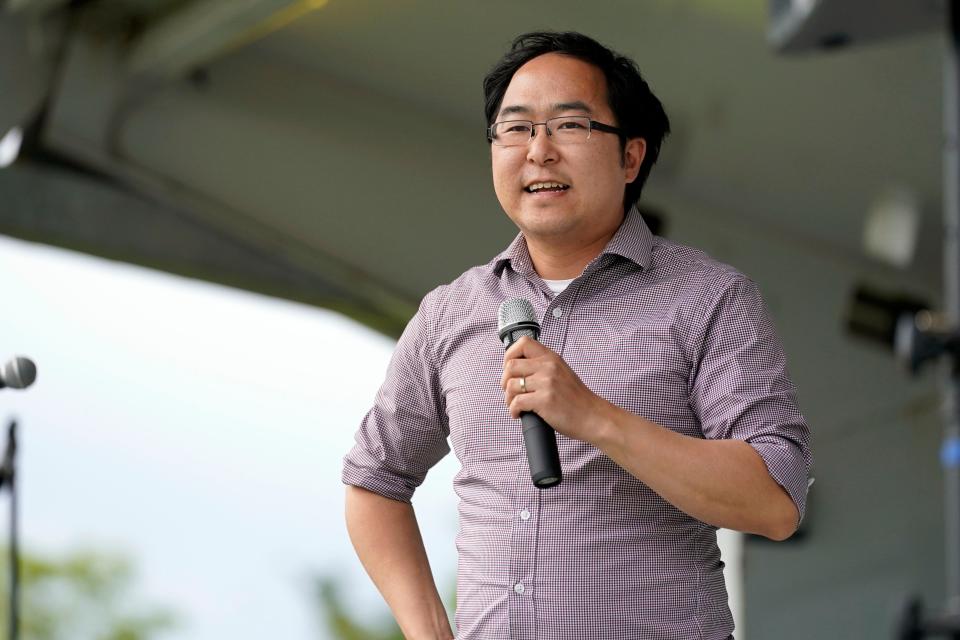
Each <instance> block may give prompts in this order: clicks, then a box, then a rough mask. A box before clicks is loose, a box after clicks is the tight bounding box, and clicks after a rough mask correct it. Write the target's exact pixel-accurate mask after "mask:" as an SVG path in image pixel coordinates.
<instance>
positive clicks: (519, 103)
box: [343, 33, 811, 640]
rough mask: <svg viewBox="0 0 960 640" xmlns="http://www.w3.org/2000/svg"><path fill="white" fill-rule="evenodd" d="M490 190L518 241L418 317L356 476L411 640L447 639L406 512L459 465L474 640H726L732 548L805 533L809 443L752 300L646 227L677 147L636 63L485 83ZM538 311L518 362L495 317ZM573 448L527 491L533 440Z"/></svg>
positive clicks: (741, 286)
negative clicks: (436, 475) (416, 496)
mask: <svg viewBox="0 0 960 640" xmlns="http://www.w3.org/2000/svg"><path fill="white" fill-rule="evenodd" d="M484 91H485V94H486V105H485V108H486V116H487V123H488V125H489V128H488V130H487V137H488V138H489V140H490V156H491V163H492V167H493V184H494V189H495V190H496V194H497V198H498V199H499V201H500V204H501V205H502V207H503V209H504V211H505V212H506V214H507V215H508V216H509V217H510V219H511V220H513V222H514V223H515V224H516V225H517V227H518V228H519V229H520V233H519V235H518V236H517V237H516V239H515V240H514V241H513V243H512V244H511V245H510V246H509V247H508V248H507V249H506V250H505V251H504V252H503V253H501V254H500V255H498V256H496V257H495V258H494V259H493V260H491V261H490V262H489V263H487V264H485V265H482V266H478V267H474V268H472V269H470V270H468V271H467V272H466V273H464V274H463V275H462V276H460V277H459V278H457V279H456V280H455V281H453V282H452V283H450V284H448V285H444V286H441V287H438V288H437V289H435V290H433V291H432V292H430V293H429V294H428V295H427V296H426V297H425V298H424V299H423V301H422V303H421V305H420V309H419V310H418V312H417V314H416V315H415V316H414V318H413V319H412V320H411V321H410V324H409V325H408V326H407V328H406V330H405V332H404V334H403V336H402V337H401V338H400V341H399V343H398V345H397V348H396V352H395V353H394V356H393V359H392V361H391V363H390V367H389V370H388V371H387V377H386V380H385V382H384V383H383V386H382V387H381V389H380V391H379V393H378V394H377V397H376V400H375V403H374V406H373V408H372V409H371V410H370V412H369V413H368V414H367V416H366V418H365V419H364V420H363V423H362V424H361V426H360V429H359V430H358V432H357V436H356V445H355V446H354V448H353V449H352V450H351V451H350V452H349V454H348V455H347V456H346V458H345V460H344V469H343V480H344V482H345V483H346V484H347V485H349V486H348V487H347V499H346V518H347V526H348V529H349V532H350V536H351V539H352V541H353V544H354V547H355V548H356V551H357V554H358V555H359V557H360V559H361V561H362V562H363V565H364V567H365V568H366V570H367V572H368V573H369V575H370V577H371V578H372V580H373V581H374V583H375V584H376V586H377V588H378V589H379V590H380V592H381V593H382V594H383V597H384V598H385V599H386V601H387V603H388V604H389V605H390V607H391V609H392V611H393V613H394V615H395V617H396V619H397V621H398V623H399V625H400V627H401V629H402V630H403V632H404V634H405V635H406V637H407V638H412V639H421V638H422V639H436V638H443V639H446V638H452V637H453V633H452V631H451V629H450V626H449V623H448V621H447V617H446V614H445V612H444V608H443V605H442V603H441V600H440V598H439V596H438V594H437V588H436V586H435V583H434V581H433V578H432V575H431V572H430V567H429V565H428V562H427V557H426V554H425V552H424V548H423V543H422V541H421V538H420V533H419V529H418V526H417V521H416V517H415V515H414V511H413V507H412V506H411V504H410V500H411V496H412V495H413V492H414V490H415V489H416V487H418V486H419V485H420V483H421V482H422V481H423V479H424V477H425V475H426V473H427V471H428V470H429V469H430V467H431V466H433V465H434V464H435V463H436V462H437V461H438V460H440V458H442V457H443V456H444V455H445V454H446V453H447V452H448V450H449V449H448V445H447V438H448V437H449V441H450V443H451V445H452V447H453V450H454V452H455V454H456V456H457V458H458V459H459V461H460V463H461V465H462V468H461V470H460V472H459V473H458V474H457V476H456V478H455V480H454V489H455V491H456V492H457V495H458V496H459V498H460V503H459V516H460V530H459V534H458V536H457V549H458V552H459V569H458V574H457V612H456V624H457V636H456V637H457V638H459V639H460V640H500V639H504V640H505V639H508V638H509V639H512V640H585V639H588V638H596V639H600V640H618V639H622V640H628V639H629V640H637V639H643V640H654V639H663V640H668V639H669V640H676V639H684V640H687V639H693V638H697V639H703V640H725V639H727V638H730V637H732V632H733V620H732V617H731V615H730V610H729V607H728V605H727V594H726V590H725V587H724V580H723V571H722V564H721V562H720V552H719V550H718V548H717V540H716V529H717V527H726V528H730V529H735V530H738V531H745V532H751V533H756V534H760V535H763V536H766V537H768V538H771V539H774V540H782V539H785V538H787V537H789V536H790V535H791V534H792V533H793V532H794V531H795V530H796V528H797V525H798V523H799V521H800V518H801V517H802V516H803V510H804V505H805V500H806V490H807V476H808V473H809V469H810V465H811V455H810V451H809V448H808V440H809V433H808V430H807V427H806V425H805V423H804V419H803V417H802V416H801V414H800V412H799V410H798V408H797V405H796V400H795V395H794V387H793V385H792V383H791V382H790V379H789V377H788V375H787V370H786V363H785V358H784V353H783V348H782V346H781V343H780V340H779V338H778V337H777V334H776V331H775V329H774V327H773V325H772V323H771V321H770V318H769V316H768V314H767V311H766V309H765V307H764V305H763V302H762V300H761V298H760V295H759V293H758V291H757V287H756V285H755V284H754V283H753V282H752V281H750V280H749V279H747V278H746V277H745V276H743V275H742V274H740V273H739V272H737V271H736V270H734V269H733V268H731V267H729V266H727V265H725V264H722V263H719V262H717V261H715V260H713V259H711V258H710V257H708V256H707V255H705V254H704V253H703V252H701V251H698V250H696V249H691V248H688V247H684V246H680V245H677V244H674V243H672V242H669V241H667V240H664V239H662V238H659V237H656V236H653V235H652V234H651V232H650V231H649V229H648V228H647V226H646V225H645V223H644V221H643V219H642V218H641V217H640V214H639V213H637V210H636V208H635V206H634V204H635V202H636V201H637V199H638V198H639V195H640V191H641V189H642V187H643V183H644V181H645V180H646V178H647V176H648V175H649V173H650V169H651V168H652V166H653V165H654V163H655V162H656V159H657V155H658V153H659V150H660V144H661V142H662V141H663V138H664V136H665V135H666V134H667V132H668V131H669V123H668V120H667V116H666V114H665V113H664V111H663V107H662V106H661V104H660V101H659V100H658V99H657V98H656V96H654V95H653V93H652V92H651V91H650V89H649V87H648V86H647V84H646V82H645V81H644V80H643V78H642V77H641V75H640V73H639V71H638V69H637V67H636V65H635V64H634V63H633V62H632V61H631V60H629V59H626V58H624V57H622V56H619V55H617V54H616V53H614V52H612V51H610V50H609V49H607V48H605V47H603V46H602V45H600V44H599V43H597V42H595V41H594V40H591V39H590V38H587V37H586V36H583V35H581V34H577V33H530V34H525V35H523V36H520V37H518V38H517V39H516V40H515V41H514V43H513V46H512V48H511V50H510V51H509V52H508V53H507V54H506V55H505V56H504V58H503V59H502V60H501V61H500V62H499V63H498V64H497V65H496V66H495V67H494V69H493V70H492V71H491V72H490V74H489V75H488V76H487V77H486V79H485V80H484ZM514 298H523V299H526V300H528V301H529V302H530V304H531V305H532V307H533V310H534V312H535V313H536V315H537V316H538V317H537V318H536V319H537V321H538V323H539V325H540V329H539V337H538V340H533V339H532V337H530V336H527V337H522V338H519V339H518V340H516V341H515V342H513V343H512V344H511V345H510V346H509V348H508V349H507V351H506V353H504V346H503V344H502V343H501V342H500V338H499V336H498V326H497V322H498V319H497V314H498V309H499V308H500V305H501V304H502V303H503V302H504V301H505V300H509V299H514ZM527 412H530V413H535V414H537V415H538V416H540V418H542V420H543V422H545V423H546V424H548V425H550V426H551V427H552V428H553V429H555V430H556V441H557V449H558V453H559V460H560V465H561V468H562V474H563V479H562V482H560V483H559V484H555V485H554V486H551V487H550V488H542V489H541V488H538V487H537V486H535V485H534V484H533V482H531V475H530V468H529V467H528V463H527V457H526V451H525V449H524V439H523V435H522V432H521V423H520V421H519V420H518V418H519V417H520V415H521V414H522V413H527Z"/></svg>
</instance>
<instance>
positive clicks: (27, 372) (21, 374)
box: [0, 356, 37, 389]
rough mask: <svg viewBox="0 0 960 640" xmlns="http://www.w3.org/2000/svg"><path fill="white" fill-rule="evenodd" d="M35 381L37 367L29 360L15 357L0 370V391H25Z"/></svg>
mask: <svg viewBox="0 0 960 640" xmlns="http://www.w3.org/2000/svg"><path fill="white" fill-rule="evenodd" d="M36 379H37V365H35V364H34V363H33V360H31V359H30V358H25V357H23V356H17V357H16V358H13V359H11V360H10V361H9V362H7V363H6V364H5V365H3V368H2V369H0V389H2V388H3V387H10V388H11V389H26V388H27V387H29V386H30V385H32V384H33V381H34V380H36Z"/></svg>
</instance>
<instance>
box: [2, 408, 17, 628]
mask: <svg viewBox="0 0 960 640" xmlns="http://www.w3.org/2000/svg"><path fill="white" fill-rule="evenodd" d="M16 456H17V421H16V420H11V421H10V426H9V427H8V428H7V448H6V451H4V454H3V463H2V464H0V490H2V489H3V488H4V487H6V488H7V490H8V491H9V492H10V559H9V562H10V613H9V615H10V619H9V623H10V624H9V636H8V637H9V638H10V640H17V639H18V638H19V637H20V545H19V541H18V536H17V530H18V527H17V482H16V477H17V474H16Z"/></svg>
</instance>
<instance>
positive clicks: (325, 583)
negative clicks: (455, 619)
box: [315, 575, 457, 640]
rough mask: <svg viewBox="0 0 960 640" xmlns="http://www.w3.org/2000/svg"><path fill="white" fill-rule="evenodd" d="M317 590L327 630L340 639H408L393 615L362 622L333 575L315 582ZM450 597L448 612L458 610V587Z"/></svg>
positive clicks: (384, 615) (451, 590)
mask: <svg viewBox="0 0 960 640" xmlns="http://www.w3.org/2000/svg"><path fill="white" fill-rule="evenodd" d="M315 589H316V597H317V602H318V604H319V606H320V611H321V614H322V615H323V618H324V620H325V622H326V626H327V631H329V632H330V634H331V635H333V637H334V638H336V639H337V640H404V637H403V633H401V631H400V627H398V626H397V623H396V621H395V620H394V619H393V616H391V615H389V614H381V615H379V616H372V617H371V616H364V617H363V621H362V622H361V621H360V620H359V619H358V616H357V614H355V613H353V612H351V611H350V610H349V608H348V607H347V606H346V605H345V604H344V602H343V597H342V595H341V593H342V587H341V586H340V584H339V583H338V581H337V580H336V579H335V578H334V577H333V576H330V575H321V576H320V577H319V578H317V579H316V581H315ZM448 594H449V595H448V597H447V602H446V603H445V604H446V606H447V611H455V610H456V595H457V594H456V587H453V588H451V589H450V590H449V591H448Z"/></svg>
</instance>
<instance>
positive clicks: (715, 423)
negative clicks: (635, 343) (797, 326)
mask: <svg viewBox="0 0 960 640" xmlns="http://www.w3.org/2000/svg"><path fill="white" fill-rule="evenodd" d="M713 284H714V287H715V288H714V290H715V291H718V292H719V294H718V295H716V296H712V302H710V303H708V304H707V305H706V307H705V308H704V309H702V311H703V313H702V316H701V318H702V324H701V327H700V330H699V331H698V332H697V333H698V335H699V349H698V350H699V357H698V358H697V360H696V362H697V364H696V366H695V369H694V374H693V375H692V376H691V388H690V406H691V408H692V409H693V410H694V412H695V413H696V414H697V416H698V418H699V420H700V424H701V429H702V430H703V434H704V436H705V437H706V438H714V439H719V438H732V439H737V440H743V441H745V442H747V443H748V444H750V445H751V446H752V447H753V448H754V449H756V451H757V452H758V453H759V454H760V457H761V458H763V461H764V464H766V466H767V470H768V471H769V473H770V476H771V477H772V478H773V479H774V480H775V481H776V482H777V483H778V484H779V485H780V486H782V487H783V488H784V489H785V490H786V491H787V493H788V494H789V495H790V497H791V499H792V500H793V502H794V504H795V505H796V507H797V510H798V512H799V513H800V518H801V519H803V516H804V513H805V511H806V498H807V488H808V477H809V475H810V468H811V465H812V462H813V459H812V455H811V452H810V431H809V429H808V427H807V424H806V421H805V420H804V418H803V415H802V414H801V413H800V410H799V408H798V406H797V400H796V389H795V387H794V385H793V383H792V382H791V380H790V377H789V374H788V372H787V364H786V357H785V355H784V349H783V345H782V343H781V341H780V337H779V336H778V335H777V332H776V329H775V328H774V325H773V321H772V320H771V318H770V316H769V313H768V312H767V309H766V306H765V305H764V303H763V299H762V298H761V296H760V292H759V291H758V289H757V286H756V284H754V283H753V282H752V281H751V280H749V279H747V278H746V277H744V276H742V275H740V274H729V273H724V274H722V277H721V278H719V279H718V281H717V282H714V283H713Z"/></svg>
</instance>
